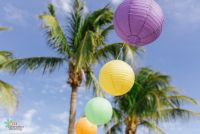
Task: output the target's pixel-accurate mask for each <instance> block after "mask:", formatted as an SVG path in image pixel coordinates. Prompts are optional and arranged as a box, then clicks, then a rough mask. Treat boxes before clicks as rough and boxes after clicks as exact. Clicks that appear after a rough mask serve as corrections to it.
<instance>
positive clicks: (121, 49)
mask: <svg viewBox="0 0 200 134" xmlns="http://www.w3.org/2000/svg"><path fill="white" fill-rule="evenodd" d="M124 46H125V43H123V46H122V47H121V48H120V51H119V54H118V56H117V60H118V59H119V57H120V56H121V54H122V51H123V48H124Z"/></svg>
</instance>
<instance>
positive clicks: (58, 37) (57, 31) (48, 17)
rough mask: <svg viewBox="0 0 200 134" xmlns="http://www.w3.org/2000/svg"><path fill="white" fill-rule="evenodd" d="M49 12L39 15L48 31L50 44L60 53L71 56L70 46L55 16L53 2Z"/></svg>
mask: <svg viewBox="0 0 200 134" xmlns="http://www.w3.org/2000/svg"><path fill="white" fill-rule="evenodd" d="M49 12H50V14H48V13H44V14H41V15H40V16H39V18H40V19H41V20H42V21H43V27H44V29H45V30H46V33H47V37H48V45H49V46H50V47H52V48H53V49H55V50H56V51H57V52H58V53H59V54H62V55H65V56H70V48H69V47H70V46H69V44H68V42H67V39H66V38H65V34H64V32H63V30H62V28H61V27H60V25H59V22H58V20H57V18H56V16H55V9H54V7H53V5H51V4H50V5H49Z"/></svg>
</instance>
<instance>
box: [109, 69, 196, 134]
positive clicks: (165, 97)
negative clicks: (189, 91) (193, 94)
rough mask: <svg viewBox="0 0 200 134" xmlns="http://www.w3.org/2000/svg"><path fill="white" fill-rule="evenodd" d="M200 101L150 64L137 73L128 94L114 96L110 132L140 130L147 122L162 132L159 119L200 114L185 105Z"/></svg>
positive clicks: (150, 128)
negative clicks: (180, 88) (181, 90)
mask: <svg viewBox="0 0 200 134" xmlns="http://www.w3.org/2000/svg"><path fill="white" fill-rule="evenodd" d="M188 102H189V103H192V104H197V102H196V101H195V100H194V99H192V98H190V97H188V96H184V95H182V94H181V93H180V92H179V91H178V90H177V89H176V88H175V87H172V86H171V85H170V80H169V76H167V75H163V74H161V73H159V72H155V71H153V70H151V69H149V68H141V69H140V70H139V72H138V73H137V75H136V81H135V85H134V86H133V88H132V90H131V91H130V92H129V93H127V94H126V95H124V96H120V97H114V104H115V106H114V116H113V121H112V125H111V127H110V125H108V126H107V128H108V127H110V128H109V129H108V131H107V134H117V133H118V132H122V127H123V125H125V127H126V129H125V134H136V132H137V128H138V127H139V126H143V127H146V128H148V129H149V130H153V131H154V132H156V133H158V134H165V133H164V131H163V130H162V129H161V128H159V126H158V125H159V123H160V122H163V121H171V120H176V119H188V118H189V117H191V116H200V113H198V112H194V111H191V110H187V109H183V108H182V104H184V103H188Z"/></svg>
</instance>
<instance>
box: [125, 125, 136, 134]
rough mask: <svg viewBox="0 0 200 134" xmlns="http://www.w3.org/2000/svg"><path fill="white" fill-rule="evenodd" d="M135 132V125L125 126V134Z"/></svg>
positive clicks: (133, 133)
mask: <svg viewBox="0 0 200 134" xmlns="http://www.w3.org/2000/svg"><path fill="white" fill-rule="evenodd" d="M136 132H137V125H136V124H130V125H127V126H126V134H136Z"/></svg>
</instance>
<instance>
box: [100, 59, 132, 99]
mask: <svg viewBox="0 0 200 134" xmlns="http://www.w3.org/2000/svg"><path fill="white" fill-rule="evenodd" d="M134 81H135V74H134V72H133V69H132V68H131V66H129V65H128V64H127V63H126V62H124V61H121V60H113V61H110V62H108V63H106V64H105V65H104V66H103V67H102V69H101V70H100V74H99V82H100V86H101V88H102V89H103V90H105V91H106V92H107V93H109V94H110V95H113V96H120V95H123V94H126V93H127V92H128V91H130V90H131V88H132V87H133V84H134Z"/></svg>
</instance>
